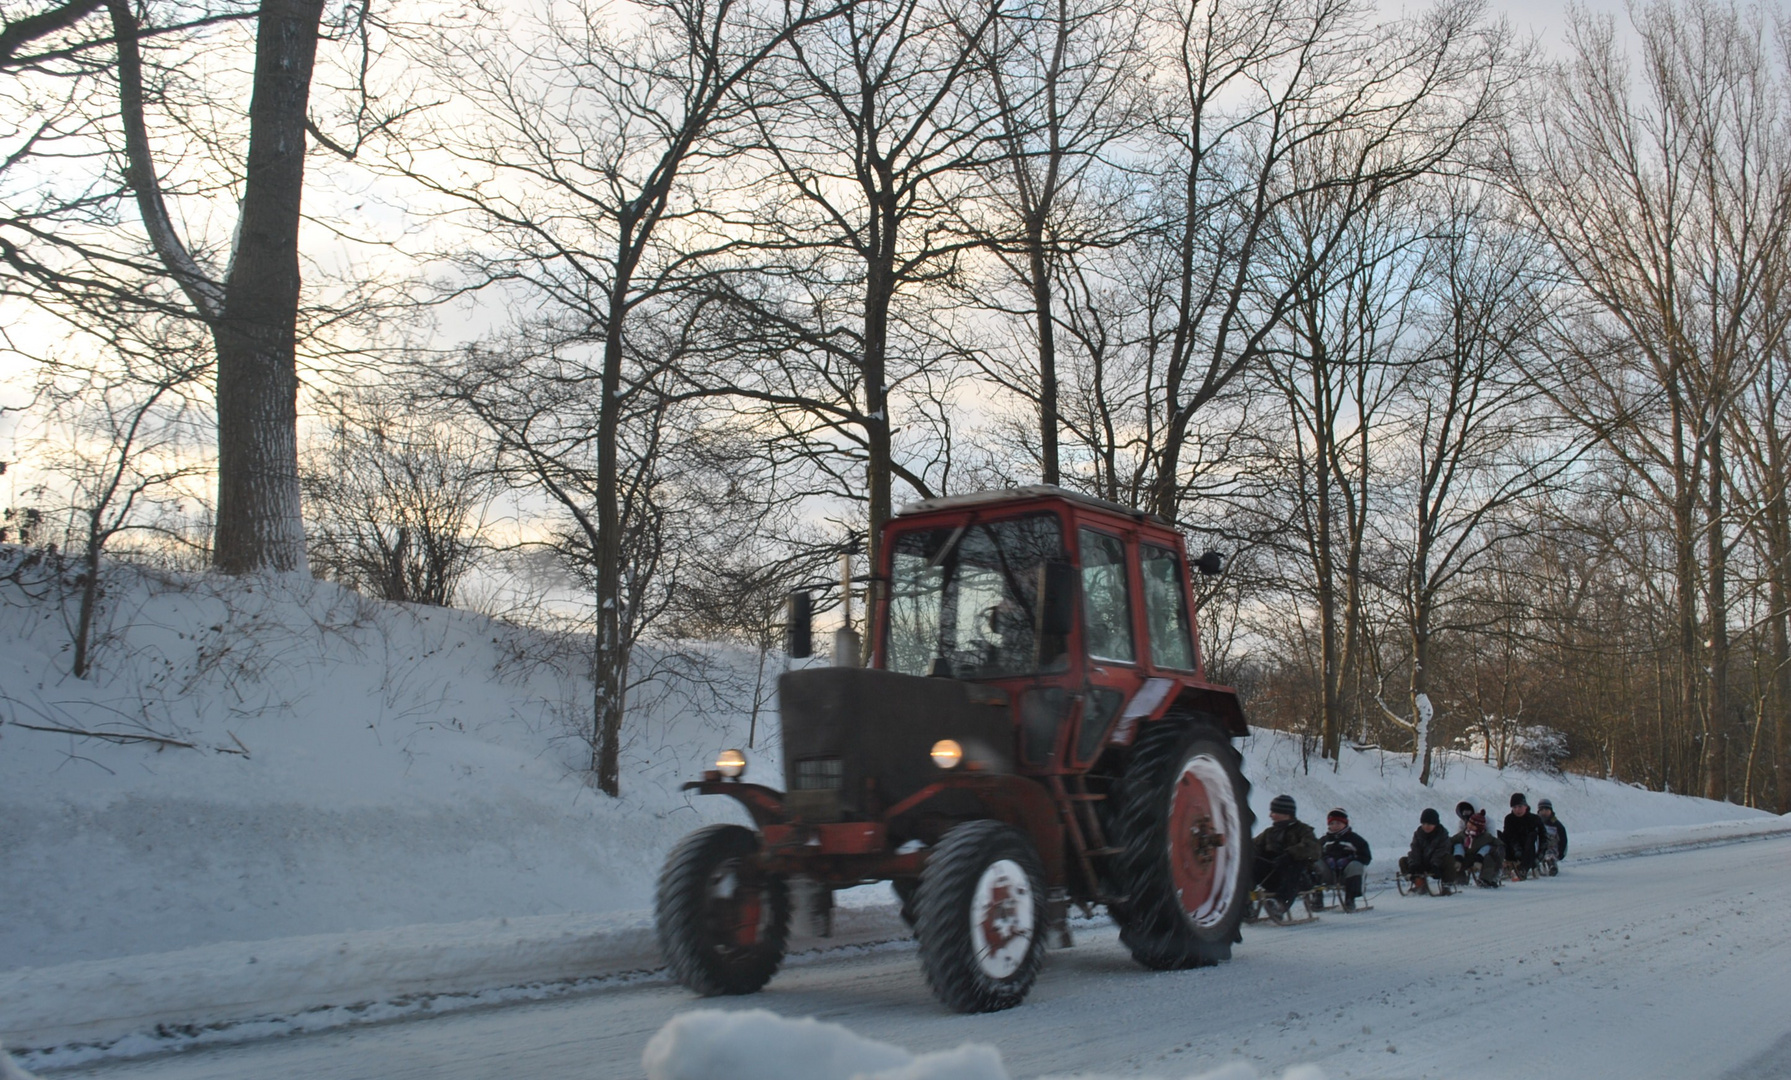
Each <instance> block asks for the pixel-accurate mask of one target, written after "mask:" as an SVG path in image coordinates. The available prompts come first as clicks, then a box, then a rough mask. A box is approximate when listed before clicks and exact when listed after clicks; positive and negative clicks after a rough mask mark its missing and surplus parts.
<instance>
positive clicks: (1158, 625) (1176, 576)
mask: <svg viewBox="0 0 1791 1080" xmlns="http://www.w3.org/2000/svg"><path fill="white" fill-rule="evenodd" d="M1138 558H1139V563H1140V566H1141V568H1142V569H1143V571H1144V621H1145V624H1146V626H1148V627H1149V629H1150V659H1151V663H1153V664H1155V665H1157V666H1158V667H1160V668H1172V669H1174V670H1177V671H1193V670H1194V633H1193V620H1192V619H1191V618H1190V617H1189V615H1188V590H1187V589H1186V588H1185V587H1184V585H1183V581H1184V578H1183V576H1182V574H1183V571H1182V559H1181V555H1179V554H1178V553H1176V552H1174V551H1171V550H1170V549H1168V548H1164V547H1157V546H1156V545H1155V544H1141V545H1139V548H1138Z"/></svg>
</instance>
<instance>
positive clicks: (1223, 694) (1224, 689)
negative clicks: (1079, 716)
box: [1108, 679, 1250, 746]
mask: <svg viewBox="0 0 1791 1080" xmlns="http://www.w3.org/2000/svg"><path fill="white" fill-rule="evenodd" d="M1171 712H1175V713H1183V714H1186V713H1201V714H1204V715H1207V716H1211V717H1212V718H1213V719H1215V720H1217V721H1218V722H1219V724H1220V725H1221V726H1222V727H1224V729H1225V733H1226V734H1227V735H1230V736H1231V737H1232V738H1238V739H1241V738H1243V737H1244V736H1245V735H1248V734H1250V726H1249V724H1247V723H1245V722H1244V708H1243V705H1241V704H1240V703H1239V702H1238V695H1237V691H1235V690H1233V689H1232V688H1231V687H1229V686H1206V685H1188V684H1182V685H1181V686H1179V687H1178V686H1177V685H1176V684H1175V682H1174V681H1173V680H1170V679H1147V680H1146V681H1145V684H1144V686H1143V688H1142V689H1140V690H1139V691H1138V693H1136V694H1135V695H1133V697H1132V700H1131V702H1129V703H1128V704H1127V705H1126V708H1125V710H1124V711H1123V712H1122V713H1121V714H1120V718H1119V723H1118V724H1117V725H1115V726H1114V729H1113V734H1112V735H1111V736H1110V737H1109V739H1108V741H1109V742H1110V743H1111V744H1113V745H1115V746H1130V745H1132V743H1133V741H1135V740H1136V739H1137V737H1138V729H1139V727H1140V726H1141V725H1143V724H1150V723H1154V722H1156V721H1158V720H1161V719H1162V718H1163V717H1164V716H1166V715H1168V714H1169V713H1171Z"/></svg>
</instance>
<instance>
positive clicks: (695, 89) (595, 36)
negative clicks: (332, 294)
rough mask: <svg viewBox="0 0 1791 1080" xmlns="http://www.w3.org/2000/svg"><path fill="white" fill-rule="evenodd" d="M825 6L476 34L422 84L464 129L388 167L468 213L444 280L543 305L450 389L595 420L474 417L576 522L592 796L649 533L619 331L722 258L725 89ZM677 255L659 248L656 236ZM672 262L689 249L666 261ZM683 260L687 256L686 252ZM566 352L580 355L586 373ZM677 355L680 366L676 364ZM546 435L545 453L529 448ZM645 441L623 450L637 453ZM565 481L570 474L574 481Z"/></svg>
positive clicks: (604, 11) (730, 101)
mask: <svg viewBox="0 0 1791 1080" xmlns="http://www.w3.org/2000/svg"><path fill="white" fill-rule="evenodd" d="M834 10H835V9H833V8H832V7H828V6H813V7H811V6H809V5H808V4H806V3H803V4H795V5H777V4H771V3H760V2H756V0H723V2H722V3H719V4H714V3H706V2H702V0H644V2H641V3H638V4H635V5H633V6H632V8H631V14H632V15H633V16H635V17H634V18H630V19H625V20H624V19H617V18H616V17H615V16H616V14H617V13H616V11H615V10H613V9H611V8H609V7H607V6H602V7H599V6H584V5H574V6H571V7H567V8H562V9H557V10H556V11H555V12H553V13H551V14H549V15H548V16H545V17H544V19H543V21H540V22H537V23H533V24H524V25H522V26H520V27H517V28H515V29H508V28H505V27H503V26H502V25H501V24H500V23H499V21H498V20H496V19H495V18H494V19H493V20H492V22H491V24H490V25H488V26H484V27H481V28H479V29H478V30H476V31H475V32H473V33H469V34H467V35H465V36H464V37H460V38H457V39H455V40H453V41H449V42H444V43H443V45H442V48H441V49H440V50H439V51H438V52H436V53H434V54H433V55H432V56H431V57H430V62H431V63H432V64H433V65H434V66H435V68H436V70H437V71H438V72H439V73H440V74H441V76H442V77H443V78H444V79H446V80H448V82H449V83H450V84H451V85H452V86H453V87H454V88H455V90H456V91H457V93H458V94H459V95H460V98H461V100H462V101H463V102H464V103H465V104H467V105H470V106H472V107H473V108H474V109H475V110H476V113H477V115H478V117H479V118H480V119H479V120H478V122H476V123H472V124H467V123H464V122H463V121H462V120H461V119H460V118H458V117H457V118H456V119H454V120H444V121H443V122H442V124H441V126H440V128H439V129H438V130H436V131H434V132H433V133H430V134H428V135H426V136H418V135H413V136H411V137H410V141H409V142H407V143H405V144H404V145H402V146H400V147H399V148H398V149H399V151H400V153H401V154H402V155H404V156H403V158H402V159H401V160H400V161H399V166H400V168H401V171H402V172H403V173H404V175H406V176H407V177H409V178H410V179H412V180H413V181H416V182H418V183H420V184H422V185H424V186H425V187H427V188H429V189H430V190H433V191H434V192H436V193H437V194H439V195H441V196H444V197H445V198H446V199H448V200H449V201H450V203H457V204H459V205H461V206H463V207H465V208H467V209H469V210H470V211H472V214H473V218H474V222H475V227H476V228H477V229H478V230H480V231H481V232H483V233H485V234H486V235H487V236H489V237H492V238H494V239H496V240H497V241H498V243H497V245H496V246H495V247H494V246H493V245H491V244H489V243H487V242H485V241H481V242H479V243H477V244H475V245H474V246H473V248H472V251H471V254H470V255H467V256H466V257H465V258H464V259H463V261H464V262H465V263H466V264H467V266H468V269H469V270H470V271H471V275H472V284H471V286H470V287H473V288H480V287H487V286H494V285H501V286H503V288H504V289H506V290H508V291H509V295H516V296H523V297H527V298H528V301H527V302H529V303H533V304H545V305H546V312H545V324H546V325H548V326H550V327H551V329H547V330H545V331H544V334H545V337H546V338H547V339H550V341H551V343H550V344H549V345H548V346H547V348H546V351H545V352H544V353H538V354H535V355H533V356H530V357H528V360H529V361H539V364H536V363H533V362H531V363H524V364H519V365H518V366H517V367H516V368H515V369H514V370H513V371H510V372H506V371H504V370H503V365H504V364H505V362H506V361H503V360H499V361H498V362H497V364H496V365H495V366H494V365H492V364H487V363H481V364H478V365H475V367H474V368H473V369H469V370H470V371H471V372H472V373H471V374H470V375H469V376H468V377H469V378H472V379H473V382H472V383H470V384H468V383H463V384H462V388H463V392H462V394H461V399H462V400H463V401H467V400H469V398H468V396H467V392H465V390H464V388H465V386H468V385H473V386H477V385H495V384H496V383H497V382H500V381H501V382H503V383H505V384H507V386H508V387H510V388H516V387H519V386H520V383H519V382H518V381H517V380H518V379H519V378H529V377H532V378H539V379H541V380H544V382H543V386H544V387H545V388H546V391H547V392H544V394H543V395H542V397H541V398H540V399H539V400H540V401H543V402H545V401H548V400H553V401H557V402H563V401H564V398H563V397H562V396H561V392H562V391H564V390H565V389H566V388H568V387H572V386H576V387H577V388H578V392H579V393H581V394H588V395H589V396H590V400H591V401H592V403H594V405H595V409H594V410H591V411H586V410H582V409H581V410H579V411H578V412H577V414H576V416H577V422H579V423H589V424H590V425H591V427H590V430H589V431H588V432H580V431H577V430H574V429H572V428H570V427H569V426H568V425H569V424H570V423H571V422H572V416H570V415H569V416H567V417H561V418H553V417H547V416H545V415H543V414H542V413H540V411H539V410H536V409H534V408H532V407H529V405H530V403H529V402H528V400H527V398H528V395H527V394H526V393H524V394H522V395H520V397H518V396H516V395H515V394H513V393H512V394H507V395H506V400H507V401H510V402H512V403H516V404H519V405H520V406H521V408H520V409H519V410H518V411H514V412H512V413H509V414H504V415H500V414H499V412H498V411H497V409H495V408H485V407H483V406H481V408H480V409H479V410H478V412H477V415H479V416H480V417H481V418H482V419H484V420H485V421H486V422H488V423H490V424H492V425H493V430H494V433H495V434H496V435H497V436H498V438H499V440H500V443H501V450H502V451H503V452H504V453H506V454H512V455H520V456H519V457H516V458H515V460H517V461H519V462H521V463H522V465H521V466H519V467H522V468H525V469H527V470H530V471H531V475H532V476H533V477H534V478H535V480H536V482H538V483H539V484H540V485H541V487H542V488H543V489H544V490H546V491H547V492H548V493H549V494H550V496H551V497H552V498H553V499H554V501H555V502H557V503H559V504H560V505H561V506H562V507H564V508H565V509H566V510H567V511H568V512H569V513H572V514H573V516H574V518H575V519H576V520H578V521H579V523H580V525H579V532H580V535H581V536H583V537H584V542H587V543H588V544H589V545H590V553H591V555H592V557H593V559H594V562H593V566H592V569H593V573H592V586H593V592H594V599H595V607H596V638H595V644H594V653H593V660H592V680H593V683H594V685H595V701H594V702H593V711H594V714H595V715H594V718H593V725H592V726H593V730H592V737H591V743H592V756H591V767H592V772H593V774H594V775H595V778H596V782H597V785H598V786H599V787H600V788H602V789H603V790H604V791H605V792H607V793H609V794H611V795H614V794H616V793H617V792H618V791H619V790H620V788H619V785H620V777H619V773H618V770H619V753H620V745H621V744H620V732H621V727H622V717H623V714H624V707H625V699H626V690H625V683H626V679H627V664H628V656H629V651H630V648H631V643H632V640H633V639H632V635H631V633H630V632H629V631H627V630H626V629H625V627H627V626H638V625H639V624H640V622H641V617H642V613H640V612H631V611H627V610H625V606H626V604H627V602H628V600H629V598H630V595H631V592H630V589H629V586H628V585H627V583H626V582H625V580H624V578H625V577H626V576H628V575H634V574H640V573H645V572H647V571H648V570H649V569H650V566H651V564H650V563H641V564H635V565H632V566H631V565H629V564H628V563H627V561H626V548H627V543H628V541H627V539H626V536H627V535H628V532H629V529H630V521H631V519H632V520H633V521H635V522H640V521H643V520H646V519H649V518H650V517H651V516H652V513H653V511H652V508H651V506H649V505H645V504H641V505H630V503H629V500H630V499H631V498H636V497H638V496H639V494H640V493H641V491H642V490H643V488H642V487H641V484H642V482H643V481H644V478H645V477H647V476H651V475H652V473H653V469H652V465H651V463H650V462H648V461H646V460H644V459H642V460H641V461H640V471H639V472H637V473H636V474H635V475H634V476H632V477H631V476H628V475H626V474H625V468H624V463H623V453H624V451H623V446H622V443H623V431H624V425H625V424H626V423H627V422H628V421H629V419H630V418H631V417H642V416H648V417H653V416H658V415H660V412H659V410H660V409H661V406H662V403H661V401H660V400H659V399H658V398H657V396H656V395H657V394H658V393H659V391H658V389H657V388H656V387H657V375H656V373H655V372H656V370H657V369H656V366H655V365H659V364H662V363H664V360H663V359H662V358H661V357H656V356H655V355H653V353H652V350H650V349H643V348H641V347H640V346H639V345H638V344H636V343H635V342H633V341H631V339H630V326H631V319H630V316H631V315H634V314H636V312H637V310H638V309H640V308H643V307H647V308H651V307H653V306H655V305H659V304H662V303H664V302H665V299H666V298H667V297H668V296H675V295H677V294H678V293H679V290H680V288H681V287H682V286H681V283H682V282H687V281H688V278H689V276H690V275H691V273H692V272H693V266H692V259H693V258H694V257H695V256H696V255H697V254H698V253H699V252H700V251H701V250H702V249H705V248H709V247H714V246H725V243H726V238H725V237H723V236H720V235H719V234H714V233H711V235H710V236H709V238H708V239H706V240H705V239H697V237H701V236H702V235H703V234H704V233H705V231H707V230H709V229H710V224H706V223H709V222H711V219H712V212H711V211H710V210H709V209H707V208H706V206H705V205H704V202H705V199H706V198H707V195H706V192H705V187H706V185H709V184H712V183H714V180H713V178H712V177H711V176H710V171H711V170H712V169H713V168H714V167H715V166H716V165H717V162H718V160H720V159H719V158H718V152H717V150H716V147H715V145H714V143H713V141H712V139H713V137H714V136H715V135H716V133H717V132H718V131H721V130H725V129H728V128H730V127H732V126H733V125H735V124H737V123H739V122H740V119H741V117H742V115H743V112H744V110H745V108H746V106H745V105H744V104H742V102H741V99H740V96H739V93H738V92H739V91H740V89H741V83H742V80H744V79H746V78H747V77H748V76H749V75H750V74H751V73H752V72H753V71H754V70H755V69H756V68H758V67H759V66H760V65H761V64H762V63H764V62H765V60H766V58H767V57H768V56H770V55H771V54H772V53H773V51H774V50H776V49H777V48H779V47H780V46H781V45H782V44H783V43H784V42H786V41H787V40H789V38H790V36H791V35H792V34H795V33H797V32H798V31H800V30H802V29H804V28H806V27H809V26H811V25H813V24H815V23H817V22H819V21H822V20H825V19H827V18H829V17H830V16H831V15H832V14H833V13H834ZM429 147H434V148H435V149H438V150H441V151H445V152H446V153H447V154H448V155H451V158H452V160H455V161H457V162H458V163H459V164H458V166H457V170H458V171H457V173H455V174H452V175H444V174H442V173H440V172H438V171H437V170H436V169H435V167H434V164H433V162H434V158H432V157H430V156H429V155H428V154H427V153H426V150H427V148H429ZM668 229H669V230H671V231H674V232H676V233H677V234H678V242H679V245H680V246H670V245H667V244H666V243H663V242H661V234H662V233H663V232H665V231H667V230H668ZM683 245H689V246H683ZM693 249H694V250H693ZM580 343H587V344H589V345H591V346H594V347H595V350H596V357H595V364H594V365H593V364H592V363H591V362H590V361H589V360H586V359H585V354H584V351H583V350H580V349H578V348H577V346H578V345H579V344H580ZM681 355H685V354H681ZM541 423H545V424H548V425H550V426H551V427H552V428H553V429H554V434H553V435H552V436H551V437H550V438H549V439H548V442H546V443H544V442H543V441H542V440H541V438H539V437H538V434H537V433H538V432H539V431H540V427H539V426H538V424H541ZM651 443H652V440H651V439H649V440H647V442H646V443H645V444H642V445H638V446H637V447H636V448H635V450H636V452H638V453H647V452H650V447H651ZM556 447H558V448H559V450H571V449H576V450H577V451H578V452H579V453H580V454H581V455H582V454H584V453H586V452H588V453H589V454H590V455H591V456H592V461H591V465H592V466H593V467H594V473H593V474H591V475H590V476H589V477H588V481H589V482H588V483H586V482H583V481H581V482H580V483H578V484H563V483H561V482H560V481H559V480H558V479H556V477H559V476H561V474H562V469H564V468H569V467H570V466H565V465H562V464H561V463H558V462H555V461H553V460H552V455H553V454H554V453H556V452H559V450H556V449H555V448H556ZM583 468H584V466H583V465H582V464H580V465H578V466H577V467H576V470H575V471H577V472H578V473H579V475H580V476H583V475H584V473H583Z"/></svg>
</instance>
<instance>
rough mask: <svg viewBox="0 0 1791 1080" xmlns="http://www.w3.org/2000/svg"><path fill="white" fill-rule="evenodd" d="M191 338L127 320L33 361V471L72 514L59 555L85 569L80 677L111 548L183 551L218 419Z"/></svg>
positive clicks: (182, 330) (87, 666)
mask: <svg viewBox="0 0 1791 1080" xmlns="http://www.w3.org/2000/svg"><path fill="white" fill-rule="evenodd" d="M188 329H189V328H187V327H184V326H182V325H180V323H179V321H178V320H172V319H168V318H165V317H164V318H160V319H151V318H142V319H130V320H123V321H121V323H120V324H115V325H112V326H101V327H96V328H92V330H91V331H90V332H89V333H88V334H87V335H84V338H85V340H81V341H79V342H77V343H75V344H74V347H73V348H70V349H69V350H68V351H67V352H65V353H61V354H53V355H48V356H44V357H39V358H36V359H37V361H38V363H37V367H38V371H39V380H38V385H37V394H36V401H35V407H34V408H33V410H32V412H33V413H34V414H35V415H36V417H37V419H38V421H39V422H40V423H41V424H42V433H41V435H40V437H39V438H38V440H37V451H36V453H34V454H33V455H32V460H31V461H30V462H29V463H28V464H30V465H32V466H34V467H35V468H36V470H37V471H38V472H39V473H41V474H44V476H45V479H44V480H42V481H40V482H39V484H38V485H37V487H38V497H39V499H40V502H41V503H42V504H54V503H60V504H61V505H62V506H64V507H66V510H65V512H64V514H63V515H62V516H63V518H64V521H63V525H64V530H65V532H64V535H65V537H66V542H65V545H64V548H63V550H64V552H65V553H72V554H73V555H74V556H75V558H76V560H77V561H78V562H77V565H78V566H79V570H78V572H77V573H76V574H75V576H74V586H75V588H76V589H77V590H78V597H79V599H78V602H77V606H76V611H75V623H74V626H73V627H72V628H71V630H70V639H71V642H72V644H73V646H74V654H73V657H72V660H71V665H70V670H71V671H72V672H73V674H74V675H75V677H76V678H86V677H87V676H88V674H89V672H90V671H91V668H92V649H93V627H94V620H95V617H96V615H97V614H98V610H99V603H100V600H101V598H102V597H103V595H104V587H103V584H102V577H103V563H104V560H105V558H106V557H107V555H108V552H109V547H110V545H112V543H113V541H114V540H115V539H117V538H118V537H119V536H122V535H125V534H128V533H150V534H155V535H157V536H159V537H161V538H163V539H174V540H175V541H177V542H178V540H179V536H178V532H177V531H176V530H175V529H173V528H172V527H171V524H172V519H174V518H176V517H178V516H179V509H178V507H179V504H180V503H181V502H182V501H183V500H188V499H191V498H192V497H193V492H192V491H190V490H188V489H187V485H188V484H190V483H196V482H198V481H199V480H200V479H201V478H202V477H203V476H204V475H205V474H206V472H207V471H208V469H207V463H206V462H205V460H204V458H203V456H202V455H197V454H195V450H196V448H197V447H198V446H200V445H203V434H204V430H205V428H206V426H207V425H208V423H209V422H210V420H211V417H210V415H209V413H208V411H207V410H206V408H205V407H204V404H203V403H202V402H201V401H200V400H198V399H197V397H196V394H197V392H199V391H201V390H202V389H203V387H204V381H205V379H206V377H207V376H208V374H209V371H210V367H211V355H210V350H209V349H208V348H207V347H206V345H205V343H204V342H203V340H195V338H194V336H193V335H192V334H191V333H188V332H186V331H187V330H188ZM88 356H97V357H98V359H97V360H93V359H88Z"/></svg>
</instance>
